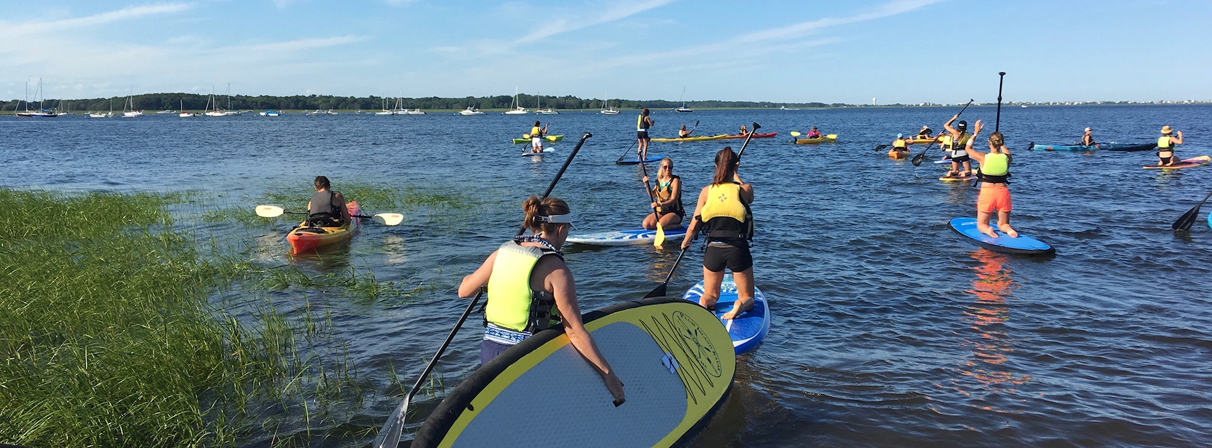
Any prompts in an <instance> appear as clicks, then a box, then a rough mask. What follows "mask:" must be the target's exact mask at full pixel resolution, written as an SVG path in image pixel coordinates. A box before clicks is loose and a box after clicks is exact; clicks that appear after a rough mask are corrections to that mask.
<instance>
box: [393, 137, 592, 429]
mask: <svg viewBox="0 0 1212 448" xmlns="http://www.w3.org/2000/svg"><path fill="white" fill-rule="evenodd" d="M592 136H593V135H592V134H590V133H588V132H586V133H585V135H582V136H581V141H579V142H577V146H576V147H575V148H572V154H569V155H568V160H565V161H564V166H561V167H560V171H558V172H556V175H555V179H552V180H551V184H550V185H548V186H547V191H544V192H543V196H542V197H543V198H546V197H547V196H548V195H550V194H551V190H553V189H555V186H556V183H557V182H559V181H560V178H561V177H563V176H564V170H567V169H568V165H569V164H571V163H572V159H573V157H576V156H577V152H578V151H580V150H581V145H584V144H585V140H588V139H589V137H592ZM525 232H526V229H525V228H522V229H518V233H517V234H518V235H519V236H520V235H522V234H523V233H525ZM483 296H484V289H483V288H481V289H480V292H479V293H478V294H476V297H475V298H474V299H471V303H469V304H467V309H466V310H463V315H462V316H459V321H458V322H457V323H455V326H454V329H452V330H450V334H449V335H447V336H446V340H445V341H443V342H442V346H441V347H439V348H438V352H437V353H434V354H433V358H432V359H430V360H429V364H427V365H426V366H425V370H424V371H423V372H421V377H420V378H417V382H416V384H413V386H412V389H410V390H409V391H408V395H405V396H404V402H402V403H400V406H399V407H397V408H396V410H395V412H392V414H391V416H390V417H388V418H387V422H386V423H384V424H383V429H381V430H379V435H378V436H377V437H375V441H374V443H373V444H372V445H371V446H372V447H373V448H388V447H390V448H395V447H396V446H397V445H399V444H400V433H401V432H402V431H403V430H404V419H405V417H406V414H407V413H408V403H409V401H411V400H412V397H413V396H414V395H416V394H417V392H418V391H420V390H421V384H422V383H424V381H425V378H426V377H428V376H429V374H430V372H433V368H434V366H435V365H437V363H438V359H439V358H441V357H442V353H444V352H445V351H446V347H448V346H450V341H451V340H453V339H454V337H455V333H458V332H459V327H462V326H463V322H465V321H467V316H469V315H471V311H472V310H473V309H474V308H475V307H476V303H477V302H479V301H480V298H481V297H483Z"/></svg>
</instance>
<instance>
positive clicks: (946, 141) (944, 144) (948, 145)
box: [941, 134, 954, 150]
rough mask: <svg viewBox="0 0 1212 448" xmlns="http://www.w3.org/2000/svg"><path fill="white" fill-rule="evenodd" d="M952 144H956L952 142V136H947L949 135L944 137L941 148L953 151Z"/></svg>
mask: <svg viewBox="0 0 1212 448" xmlns="http://www.w3.org/2000/svg"><path fill="white" fill-rule="evenodd" d="M952 143H954V142H952V141H951V134H947V135H945V136H943V142H942V143H941V146H942V147H943V149H946V150H951V145H952Z"/></svg>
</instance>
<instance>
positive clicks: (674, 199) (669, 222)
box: [641, 157, 686, 230]
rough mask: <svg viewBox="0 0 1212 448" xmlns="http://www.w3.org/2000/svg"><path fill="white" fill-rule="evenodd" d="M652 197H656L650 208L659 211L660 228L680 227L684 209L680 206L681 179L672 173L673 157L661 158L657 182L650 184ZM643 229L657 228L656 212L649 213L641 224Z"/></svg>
mask: <svg viewBox="0 0 1212 448" xmlns="http://www.w3.org/2000/svg"><path fill="white" fill-rule="evenodd" d="M644 185H645V186H647V185H648V176H647V175H645V176H644ZM651 193H652V197H653V198H654V199H656V202H653V203H652V205H651V208H653V209H656V210H657V211H658V212H660V213H661V229H664V230H672V229H676V228H678V227H682V218H684V217H685V216H686V210H685V209H684V208H683V207H682V179H681V178H680V177H677V176H674V175H673V159H670V158H668V157H666V158H664V159H661V167H660V168H659V169H658V170H657V182H656V185H653V186H652V192H651ZM641 226H643V227H644V229H645V230H652V229H655V228H657V214H656V213H649V214H648V216H646V217H644V222H643V224H641Z"/></svg>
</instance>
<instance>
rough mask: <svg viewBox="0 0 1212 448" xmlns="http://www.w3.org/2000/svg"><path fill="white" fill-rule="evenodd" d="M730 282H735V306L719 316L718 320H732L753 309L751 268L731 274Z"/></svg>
mask: <svg viewBox="0 0 1212 448" xmlns="http://www.w3.org/2000/svg"><path fill="white" fill-rule="evenodd" d="M732 281H734V282H736V304H735V305H733V306H732V310H731V311H729V312H727V313H724V315H723V316H720V319H734V318H736V317H737V316H739V315H741V313H744V312H746V311H749V310H751V309H753V268H749V269H746V270H744V271H741V272H733V273H732Z"/></svg>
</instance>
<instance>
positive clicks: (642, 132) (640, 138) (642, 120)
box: [635, 107, 655, 163]
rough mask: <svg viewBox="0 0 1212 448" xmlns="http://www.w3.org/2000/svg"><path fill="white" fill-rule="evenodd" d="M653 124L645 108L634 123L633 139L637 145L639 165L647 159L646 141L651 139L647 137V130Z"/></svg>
mask: <svg viewBox="0 0 1212 448" xmlns="http://www.w3.org/2000/svg"><path fill="white" fill-rule="evenodd" d="M653 124H655V123H654V122H653V121H652V118H649V117H648V108H647V107H645V108H644V110H641V111H640V116H639V117H638V118H636V121H635V138H636V143H637V144H638V145H639V151H640V163H644V160H646V159H647V158H648V141H649V140H651V139H652V138H650V137H649V136H648V128H650V127H652V125H653Z"/></svg>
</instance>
